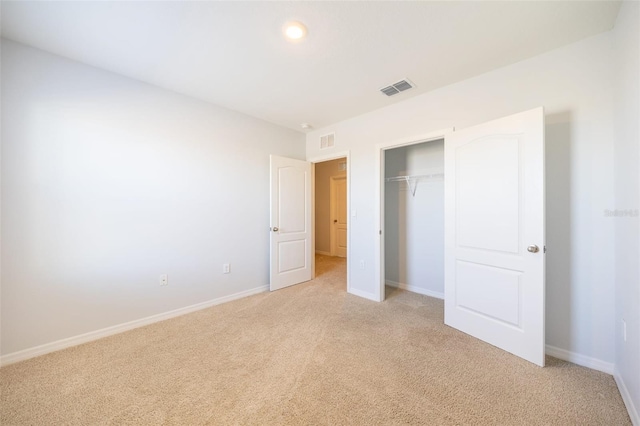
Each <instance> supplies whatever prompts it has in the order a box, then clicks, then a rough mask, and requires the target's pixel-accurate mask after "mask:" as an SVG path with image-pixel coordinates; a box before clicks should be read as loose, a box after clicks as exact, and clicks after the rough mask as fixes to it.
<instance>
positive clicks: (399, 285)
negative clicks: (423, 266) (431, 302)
mask: <svg viewBox="0 0 640 426" xmlns="http://www.w3.org/2000/svg"><path fill="white" fill-rule="evenodd" d="M386 284H387V285H388V286H391V287H396V288H399V289H400V290H406V291H410V292H412V293H418V294H422V295H424V296H429V297H435V298H436V299H442V300H444V293H443V292H438V291H433V290H427V289H426V288H422V287H417V286H415V285H409V284H405V283H399V282H396V281H391V280H386Z"/></svg>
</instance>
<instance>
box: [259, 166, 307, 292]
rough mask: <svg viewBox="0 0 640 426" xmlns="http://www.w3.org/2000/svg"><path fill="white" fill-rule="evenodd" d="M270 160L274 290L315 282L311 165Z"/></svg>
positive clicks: (271, 286)
mask: <svg viewBox="0 0 640 426" xmlns="http://www.w3.org/2000/svg"><path fill="white" fill-rule="evenodd" d="M270 158H271V228H270V231H271V272H270V283H269V285H270V289H271V291H273V290H278V289H280V288H283V287H288V286H290V285H294V284H299V283H301V282H304V281H309V280H310V279H311V255H312V250H311V163H307V162H306V161H300V160H294V159H292V158H284V157H277V156H275V155H272V156H271V157H270Z"/></svg>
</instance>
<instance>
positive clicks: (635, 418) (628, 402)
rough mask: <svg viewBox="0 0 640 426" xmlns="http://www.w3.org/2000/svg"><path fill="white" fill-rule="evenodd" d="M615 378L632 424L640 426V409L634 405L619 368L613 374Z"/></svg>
mask: <svg viewBox="0 0 640 426" xmlns="http://www.w3.org/2000/svg"><path fill="white" fill-rule="evenodd" d="M613 378H614V379H615V380H616V384H617V385H618V390H619V391H620V395H622V400H623V401H624V405H625V406H626V407H627V411H628V412H629V417H631V423H633V426H640V414H638V413H639V411H638V409H639V408H640V407H636V406H635V404H634V403H633V399H632V398H631V395H630V394H629V389H627V385H626V384H625V383H624V380H623V379H622V376H621V375H620V372H619V371H618V368H617V367H616V368H615V370H614V372H613Z"/></svg>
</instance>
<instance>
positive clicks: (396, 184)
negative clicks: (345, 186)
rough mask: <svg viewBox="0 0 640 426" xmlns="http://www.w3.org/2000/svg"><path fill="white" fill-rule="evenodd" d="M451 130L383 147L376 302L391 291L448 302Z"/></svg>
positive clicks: (379, 171)
mask: <svg viewBox="0 0 640 426" xmlns="http://www.w3.org/2000/svg"><path fill="white" fill-rule="evenodd" d="M450 131H451V130H450V129H445V130H440V131H437V132H434V133H430V134H427V135H424V136H422V137H414V138H407V139H403V140H398V141H394V142H389V143H385V144H381V145H378V146H377V149H376V153H377V157H378V168H377V182H378V190H377V191H376V195H377V196H378V197H379V198H378V200H377V201H378V202H377V205H378V206H379V209H378V210H377V212H376V213H377V215H378V221H377V224H378V227H379V228H378V229H379V231H378V234H379V240H378V246H377V250H376V268H375V274H376V282H378V283H379V287H378V288H377V289H376V290H377V294H376V299H377V300H378V301H380V302H382V301H384V300H385V297H386V287H387V286H389V289H393V288H400V289H404V290H408V291H412V292H415V293H420V294H424V295H427V296H431V297H437V298H440V299H444V139H445V135H446V134H448V133H449V132H450Z"/></svg>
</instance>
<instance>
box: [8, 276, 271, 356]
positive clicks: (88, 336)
mask: <svg viewBox="0 0 640 426" xmlns="http://www.w3.org/2000/svg"><path fill="white" fill-rule="evenodd" d="M267 290H269V286H268V285H265V286H261V287H256V288H252V289H249V290H245V291H241V292H239V293H234V294H230V295H228V296H223V297H218V298H217V299H212V300H208V301H206V302H202V303H196V304H195V305H190V306H185V307H184V308H179V309H175V310H173V311H169V312H164V313H162V314H157V315H151V316H149V317H146V318H140V319H137V320H133V321H129V322H126V323H123V324H118V325H114V326H111V327H107V328H103V329H100V330H95V331H90V332H89V333H84V334H80V335H78V336H73V337H68V338H66V339H62V340H57V341H55V342H51V343H45V344H44V345H40V346H35V347H33V348H28V349H23V350H21V351H18V352H13V353H10V354H6V355H3V356H2V357H0V365H1V366H5V365H9V364H13V363H16V362H19V361H24V360H27V359H29V358H35V357H37V356H40V355H44V354H48V353H51V352H55V351H59V350H61V349H66V348H70V347H72V346H77V345H81V344H83V343H87V342H91V341H94V340H98V339H101V338H103V337H107V336H112V335H114V334H118V333H122V332H125V331H129V330H133V329H134V328H138V327H144V326H145V325H149V324H153V323H156V322H160V321H164V320H167V319H170V318H174V317H178V316H181V315H185V314H188V313H191V312H195V311H199V310H201V309H206V308H209V307H211V306H215V305H220V304H222V303H226V302H231V301H233V300H236V299H241V298H243V297H248V296H253V295H254V294H258V293H263V292H265V291H267Z"/></svg>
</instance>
